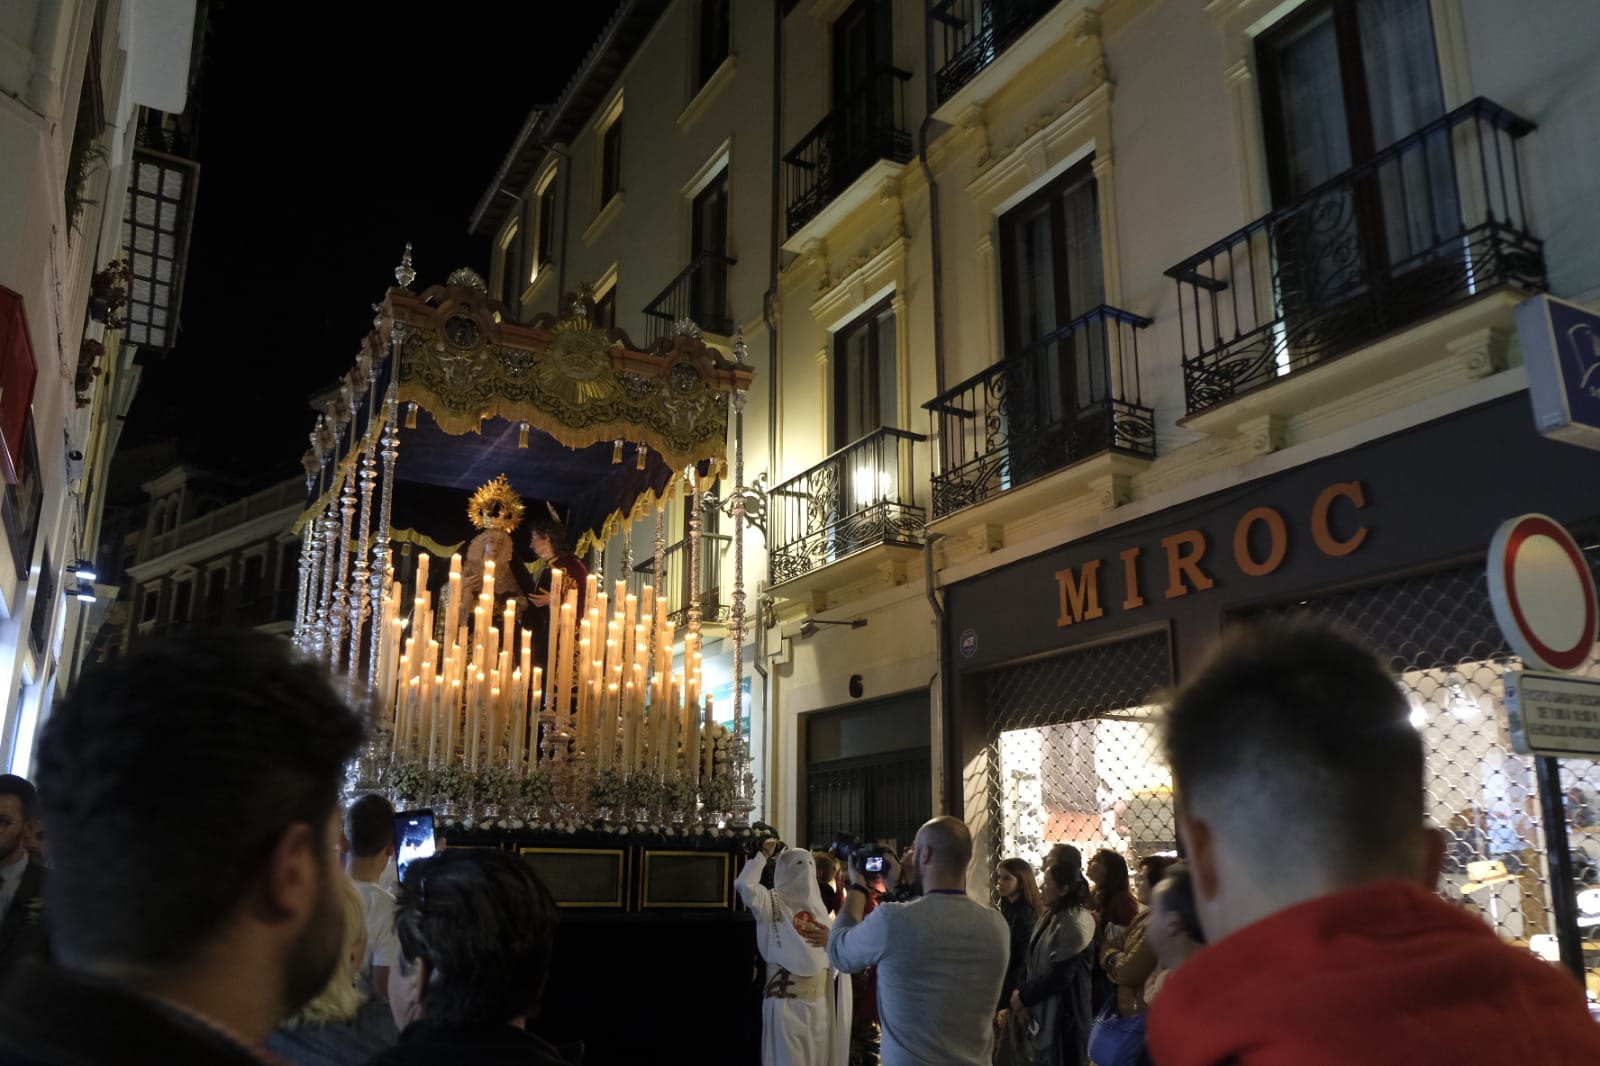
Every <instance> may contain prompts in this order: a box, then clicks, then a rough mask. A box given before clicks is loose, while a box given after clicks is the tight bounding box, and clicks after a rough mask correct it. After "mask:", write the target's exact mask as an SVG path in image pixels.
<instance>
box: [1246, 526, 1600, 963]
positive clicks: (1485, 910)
mask: <svg viewBox="0 0 1600 1066" xmlns="http://www.w3.org/2000/svg"><path fill="white" fill-rule="evenodd" d="M1588 558H1589V565H1590V568H1591V569H1592V570H1593V569H1597V568H1600V551H1597V550H1595V549H1593V548H1591V549H1590V550H1589V552H1588ZM1262 614H1263V615H1264V616H1266V617H1273V616H1279V617H1287V616H1307V615H1310V616H1313V617H1317V618H1322V619H1326V620H1327V621H1330V622H1334V623H1336V624H1338V625H1340V626H1342V627H1344V628H1345V629H1347V630H1349V631H1351V632H1353V633H1355V634H1356V635H1358V636H1359V637H1361V638H1363V639H1364V640H1365V641H1366V642H1367V643H1368V645H1369V646H1370V647H1371V648H1372V649H1373V650H1374V651H1375V652H1376V653H1377V654H1379V655H1380V656H1381V657H1383V658H1384V659H1385V660H1386V661H1387V662H1388V663H1389V667H1390V669H1391V670H1392V671H1393V672H1394V673H1395V675H1396V677H1397V678H1398V679H1399V684H1400V686H1401V689H1402V690H1403V691H1404V692H1405V694H1406V696H1407V698H1408V699H1409V700H1410V701H1411V708H1412V709H1411V722H1412V724H1413V725H1414V726H1416V728H1417V729H1418V731H1419V732H1420V733H1421V734H1422V737H1423V742H1424V745H1425V747H1426V751H1427V764H1426V787H1427V803H1428V815H1429V817H1430V819H1431V820H1432V821H1433V824H1435V825H1436V826H1439V827H1442V828H1443V829H1444V830H1445V832H1446V837H1447V847H1446V855H1445V873H1444V878H1443V881H1442V884H1441V885H1440V893H1441V895H1443V896H1444V897H1445V898H1446V899H1449V900H1451V901H1452V902H1456V903H1459V904H1460V905H1461V906H1463V907H1465V908H1466V909H1468V910H1470V911H1472V912H1474V913H1476V914H1479V915H1481V916H1482V918H1483V919H1484V920H1485V921H1486V922H1488V923H1489V924H1490V925H1492V926H1493V927H1494V929H1495V931H1496V932H1497V933H1498V934H1499V935H1500V937H1501V938H1502V939H1504V940H1506V941H1509V942H1511V943H1513V944H1516V945H1519V946H1525V947H1528V948H1529V949H1530V950H1533V951H1535V952H1536V953H1539V954H1541V955H1544V956H1545V957H1547V958H1551V959H1554V958H1556V957H1558V956H1557V948H1556V945H1555V943H1554V937H1553V936H1551V935H1550V934H1553V933H1554V931H1555V927H1554V919H1553V916H1552V912H1551V896H1550V894H1551V890H1552V885H1551V884H1550V879H1549V871H1548V864H1547V861H1546V855H1547V851H1546V846H1545V837H1544V824H1543V819H1542V817H1541V812H1540V806H1539V793H1538V786H1537V784H1536V782H1535V775H1534V761H1533V759H1532V758H1530V757H1528V756H1522V755H1518V754H1516V753H1515V752H1514V751H1513V750H1512V745H1511V737H1510V735H1509V732H1508V730H1507V726H1506V712H1505V706H1504V702H1503V701H1504V695H1505V690H1504V685H1503V683H1502V680H1501V678H1502V674H1503V673H1504V672H1505V671H1507V670H1515V669H1520V668H1521V661H1520V660H1519V659H1518V658H1517V657H1516V656H1514V655H1513V654H1512V653H1511V650H1510V647H1509V645H1508V644H1507V643H1506V640H1505V637H1504V636H1503V635H1502V634H1501V632H1500V628H1499V626H1498V625H1497V624H1496V623H1495V620H1494V614H1493V610H1492V608H1491V606H1490V603H1489V592H1488V582H1487V579H1486V577H1485V574H1484V568H1483V566H1482V565H1476V566H1469V567H1464V568H1461V569H1457V570H1448V571H1443V572H1439V573H1434V574H1429V575H1426V576H1421V577H1413V578H1407V579H1404V580H1399V581H1394V582H1390V583H1388V584H1384V585H1379V586H1376V587H1373V588H1367V589H1362V590H1358V591H1353V592H1348V593H1342V594H1339V595H1334V596H1328V597H1324V598H1322V599H1314V600H1308V601H1306V602H1304V603H1300V604H1296V605H1293V606H1290V607H1287V608H1284V609H1281V610H1273V611H1269V612H1262ZM1589 669H1590V671H1591V673H1594V674H1596V675H1597V676H1600V671H1597V670H1596V668H1595V667H1594V666H1592V665H1591V667H1590V668H1589ZM1561 777H1562V787H1563V790H1564V791H1565V793H1566V798H1567V821H1568V825H1569V830H1568V833H1569V844H1570V847H1571V850H1572V853H1573V859H1574V865H1575V867H1576V868H1577V871H1578V875H1579V880H1580V881H1583V882H1586V883H1582V884H1579V885H1575V886H1571V887H1570V888H1568V889H1567V891H1575V892H1580V893H1581V892H1582V891H1585V890H1588V889H1592V888H1595V887H1597V886H1600V764H1597V763H1594V762H1590V761H1586V760H1563V761H1562V771H1561ZM1588 902H1589V903H1590V905H1591V906H1592V907H1593V909H1594V911H1595V913H1596V916H1597V917H1600V892H1597V893H1596V895H1595V896H1592V897H1589V900H1588ZM1585 964H1586V966H1587V967H1588V971H1589V983H1590V988H1591V989H1593V990H1596V991H1600V944H1597V943H1595V942H1594V941H1588V942H1586V944H1585Z"/></svg>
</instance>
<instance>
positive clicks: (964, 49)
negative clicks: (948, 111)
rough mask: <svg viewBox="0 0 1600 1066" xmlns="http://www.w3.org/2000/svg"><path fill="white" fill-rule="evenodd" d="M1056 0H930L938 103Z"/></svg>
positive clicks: (1034, 21)
mask: <svg viewBox="0 0 1600 1066" xmlns="http://www.w3.org/2000/svg"><path fill="white" fill-rule="evenodd" d="M1057 2H1058V0H935V2H934V3H933V5H932V6H931V7H930V8H929V11H928V19H929V20H930V21H931V22H932V23H933V26H932V27H931V28H932V30H933V39H934V46H933V48H934V62H935V63H937V65H938V67H937V69H938V73H937V74H935V75H934V87H935V90H936V91H937V93H938V101H939V103H940V104H943V103H945V102H946V101H947V100H949V99H950V98H951V97H952V96H954V95H955V94H956V93H958V92H960V91H961V88H962V86H964V85H966V84H967V83H968V82H970V81H972V79H973V78H976V77H977V76H978V75H979V74H980V73H981V72H982V71H983V70H984V69H985V68H987V67H988V66H989V64H991V63H993V62H994V61H995V60H996V59H998V58H999V57H1000V54H1001V53H1002V52H1004V51H1005V50H1006V49H1007V48H1010V47H1011V46H1012V45H1013V44H1015V43H1016V42H1017V40H1018V39H1019V38H1021V37H1022V35H1023V34H1025V33H1027V32H1028V31H1029V30H1030V29H1032V28H1033V26H1034V24H1036V23H1037V22H1038V21H1039V19H1041V18H1042V17H1044V14H1045V12H1047V11H1049V10H1050V9H1051V8H1052V7H1055V6H1056V3H1057Z"/></svg>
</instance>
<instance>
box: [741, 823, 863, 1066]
mask: <svg viewBox="0 0 1600 1066" xmlns="http://www.w3.org/2000/svg"><path fill="white" fill-rule="evenodd" d="M774 861H775V862H776V863H777V870H776V871H775V873H774V877H773V887H772V888H770V889H769V888H767V887H766V886H764V885H763V884H761V874H762V871H763V870H765V869H766V866H767V862H768V860H767V858H766V856H764V855H762V854H761V853H759V852H757V853H756V855H755V857H754V858H752V859H751V860H750V861H749V862H747V863H745V866H744V869H743V870H741V871H739V881H738V888H739V898H740V899H742V900H744V904H745V906H746V907H749V908H750V913H751V914H753V915H754V916H755V920H756V948H757V949H758V950H759V951H760V952H761V957H762V958H763V959H765V960H766V963H767V987H766V996H765V998H764V999H763V1000H762V1001H761V1063H762V1066H847V1064H848V1063H849V1061H850V975H849V974H841V973H834V972H833V971H831V970H830V969H829V968H828V952H827V949H825V948H814V947H812V946H811V945H810V944H807V943H806V942H805V940H804V939H802V938H801V936H800V932H799V930H800V929H801V928H802V927H804V926H807V925H810V924H815V925H817V926H820V927H822V928H823V929H826V928H828V927H829V926H830V925H832V920H831V919H830V918H829V917H828V911H827V908H826V907H824V906H823V905H822V893H821V891H820V890H819V889H818V888H817V867H816V863H815V861H814V860H813V859H812V858H811V853H810V852H809V851H803V850H801V849H798V848H796V849H792V850H789V851H784V852H781V853H780V854H779V855H778V857H777V859H776V860H774Z"/></svg>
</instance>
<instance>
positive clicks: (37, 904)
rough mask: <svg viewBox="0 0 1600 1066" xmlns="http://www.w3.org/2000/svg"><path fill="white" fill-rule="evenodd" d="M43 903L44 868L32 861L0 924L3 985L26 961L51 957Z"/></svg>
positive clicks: (0, 979)
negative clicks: (12, 972) (18, 966)
mask: <svg viewBox="0 0 1600 1066" xmlns="http://www.w3.org/2000/svg"><path fill="white" fill-rule="evenodd" d="M43 900H44V867H43V866H40V865H39V864H38V863H37V862H34V861H32V860H31V859H30V860H29V862H28V867H27V869H25V870H23V871H22V881H21V883H19V884H18V885H17V891H16V893H15V894H14V895H12V897H11V906H10V907H9V908H7V909H6V916H5V919H4V920H3V921H0V986H3V985H4V984H5V983H6V978H7V977H8V976H9V975H10V974H11V971H12V970H14V969H16V967H17V965H18V963H20V962H21V961H22V960H23V959H34V958H36V959H42V958H44V957H46V956H47V955H48V954H49V938H48V936H47V935H46V932H45V923H44V911H43Z"/></svg>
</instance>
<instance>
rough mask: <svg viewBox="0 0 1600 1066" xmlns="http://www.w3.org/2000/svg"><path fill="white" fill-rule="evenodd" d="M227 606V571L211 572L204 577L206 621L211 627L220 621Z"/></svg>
mask: <svg viewBox="0 0 1600 1066" xmlns="http://www.w3.org/2000/svg"><path fill="white" fill-rule="evenodd" d="M227 606H228V571H227V570H226V569H221V570H213V571H211V573H209V574H207V575H206V610H205V617H206V621H208V622H210V623H212V624H213V625H215V624H217V623H220V622H221V621H222V615H223V612H224V611H225V610H226V609H227Z"/></svg>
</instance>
